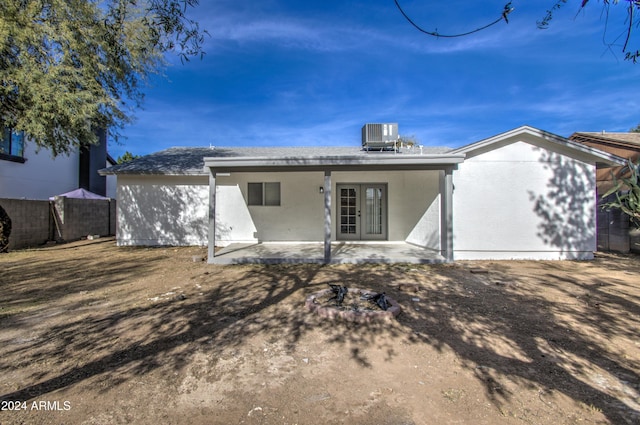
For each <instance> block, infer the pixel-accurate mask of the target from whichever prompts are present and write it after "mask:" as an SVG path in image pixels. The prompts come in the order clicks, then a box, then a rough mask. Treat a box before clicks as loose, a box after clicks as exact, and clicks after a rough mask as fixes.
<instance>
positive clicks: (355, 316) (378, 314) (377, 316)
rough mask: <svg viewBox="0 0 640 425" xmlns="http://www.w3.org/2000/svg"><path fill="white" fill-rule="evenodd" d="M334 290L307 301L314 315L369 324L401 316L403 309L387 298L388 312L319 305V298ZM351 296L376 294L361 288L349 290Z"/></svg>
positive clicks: (320, 293)
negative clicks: (342, 308)
mask: <svg viewBox="0 0 640 425" xmlns="http://www.w3.org/2000/svg"><path fill="white" fill-rule="evenodd" d="M333 293H334V292H333V290H331V289H324V290H322V291H319V292H316V293H314V294H311V295H309V296H308V297H307V300H306V301H305V306H306V307H307V309H309V311H311V312H312V313H315V314H317V315H318V316H320V317H322V318H325V319H342V320H346V321H348V322H356V323H369V322H375V321H384V320H390V319H393V318H394V317H396V316H397V315H399V314H400V312H401V311H402V309H401V308H400V305H399V304H398V303H397V302H396V300H394V299H393V298H389V297H388V296H385V297H386V300H387V303H388V305H389V307H388V308H387V310H341V309H340V308H338V306H335V305H329V304H320V303H318V301H317V300H318V298H323V297H326V296H328V295H331V294H333ZM349 294H353V295H357V296H372V295H376V292H373V291H369V290H366V289H360V288H349Z"/></svg>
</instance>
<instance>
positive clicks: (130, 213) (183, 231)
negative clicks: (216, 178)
mask: <svg viewBox="0 0 640 425" xmlns="http://www.w3.org/2000/svg"><path fill="white" fill-rule="evenodd" d="M117 182H118V189H117V199H118V203H117V211H118V212H117V215H118V222H117V231H116V239H117V243H118V245H202V246H205V245H207V237H208V228H209V227H208V226H209V179H208V178H207V177H184V176H127V175H119V176H118V181H117Z"/></svg>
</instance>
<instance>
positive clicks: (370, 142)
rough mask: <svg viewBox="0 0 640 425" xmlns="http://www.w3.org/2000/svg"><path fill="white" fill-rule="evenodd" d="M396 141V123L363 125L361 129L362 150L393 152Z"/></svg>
mask: <svg viewBox="0 0 640 425" xmlns="http://www.w3.org/2000/svg"><path fill="white" fill-rule="evenodd" d="M397 140H398V123H387V124H365V125H364V126H363V127H362V148H363V149H364V150H394V148H395V144H394V143H395V142H396V141H397Z"/></svg>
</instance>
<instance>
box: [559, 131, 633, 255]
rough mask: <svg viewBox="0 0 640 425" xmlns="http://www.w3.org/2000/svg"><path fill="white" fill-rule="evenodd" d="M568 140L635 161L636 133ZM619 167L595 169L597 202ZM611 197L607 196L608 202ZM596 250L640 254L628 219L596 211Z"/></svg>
mask: <svg viewBox="0 0 640 425" xmlns="http://www.w3.org/2000/svg"><path fill="white" fill-rule="evenodd" d="M569 139H570V140H572V141H575V142H578V143H582V144H584V145H586V146H590V147H593V148H596V149H600V150H602V151H604V152H609V153H610V154H613V155H617V156H620V157H622V158H628V159H631V160H632V161H634V162H635V163H637V162H638V159H640V133H631V132H630V133H609V132H605V131H602V132H599V133H589V132H577V133H573V134H572V135H571V136H569ZM622 168H623V167H622V166H618V167H614V168H603V169H598V170H597V172H596V176H597V177H596V180H597V193H598V200H599V202H600V203H603V202H604V201H602V200H601V199H600V198H601V196H602V195H604V194H605V193H606V192H607V191H608V190H609V189H610V188H612V187H613V176H614V175H615V176H616V177H620V175H621V174H622ZM613 198H615V195H611V199H613ZM598 249H599V250H603V251H618V252H625V253H626V252H629V251H634V252H640V229H637V228H634V226H633V225H631V223H630V222H629V217H628V216H626V215H625V214H624V213H622V212H621V211H620V210H615V209H609V210H607V209H602V208H599V209H598Z"/></svg>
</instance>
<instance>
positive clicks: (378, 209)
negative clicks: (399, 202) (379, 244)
mask: <svg viewBox="0 0 640 425" xmlns="http://www.w3.org/2000/svg"><path fill="white" fill-rule="evenodd" d="M336 189H337V190H336V192H337V204H338V224H337V227H338V229H337V230H338V231H337V239H339V240H386V239H387V193H386V192H387V185H386V184H338V185H337V186H336Z"/></svg>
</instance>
